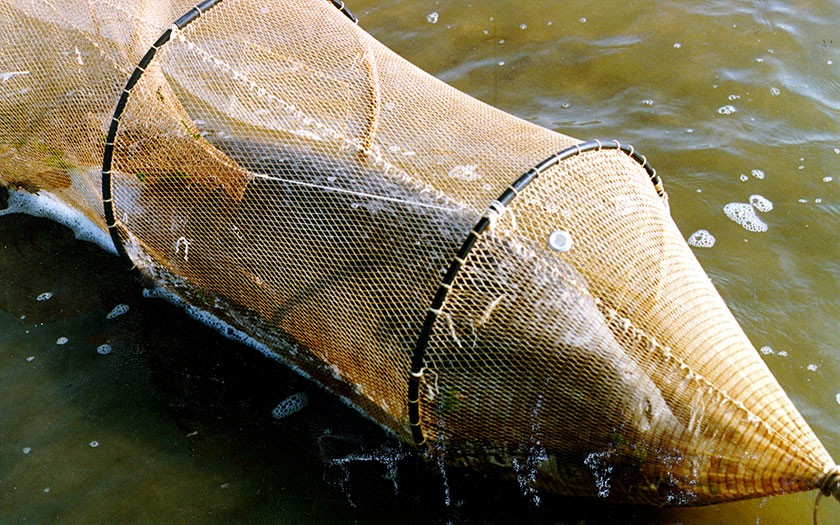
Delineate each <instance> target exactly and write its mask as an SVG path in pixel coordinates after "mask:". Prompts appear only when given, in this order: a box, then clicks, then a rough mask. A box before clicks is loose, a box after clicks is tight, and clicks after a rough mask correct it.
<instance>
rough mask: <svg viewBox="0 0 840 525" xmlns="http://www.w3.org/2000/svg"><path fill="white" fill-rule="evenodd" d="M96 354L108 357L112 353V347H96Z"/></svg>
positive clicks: (107, 345)
mask: <svg viewBox="0 0 840 525" xmlns="http://www.w3.org/2000/svg"><path fill="white" fill-rule="evenodd" d="M96 353H97V354H99V355H108V354H110V353H111V345H109V344H104V345H99V346H97V347H96Z"/></svg>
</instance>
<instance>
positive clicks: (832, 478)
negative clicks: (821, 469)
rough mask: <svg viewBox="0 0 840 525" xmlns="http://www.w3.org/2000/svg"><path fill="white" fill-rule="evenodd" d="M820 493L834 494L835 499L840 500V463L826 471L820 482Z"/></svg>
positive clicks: (825, 494)
mask: <svg viewBox="0 0 840 525" xmlns="http://www.w3.org/2000/svg"><path fill="white" fill-rule="evenodd" d="M820 493H822V495H823V496H834V499H836V500H837V501H840V465H834V466H833V467H831V468H830V469H828V470H827V471H826V474H825V477H824V478H823V481H822V483H821V484H820Z"/></svg>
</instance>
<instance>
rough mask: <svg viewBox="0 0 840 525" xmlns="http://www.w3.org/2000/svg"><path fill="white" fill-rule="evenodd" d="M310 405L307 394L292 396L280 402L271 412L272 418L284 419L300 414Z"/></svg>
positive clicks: (300, 393)
mask: <svg viewBox="0 0 840 525" xmlns="http://www.w3.org/2000/svg"><path fill="white" fill-rule="evenodd" d="M307 404H309V397H308V396H307V395H306V393H305V392H298V393H297V394H292V395H290V396H289V397H287V398H286V399H284V400H283V401H280V402H279V403H278V404H277V406H276V407H274V410H272V411H271V416H272V417H273V418H274V419H283V418H284V417H287V416H290V415H292V414H294V413H296V412H300V411H301V409H303V407H305V406H306V405H307Z"/></svg>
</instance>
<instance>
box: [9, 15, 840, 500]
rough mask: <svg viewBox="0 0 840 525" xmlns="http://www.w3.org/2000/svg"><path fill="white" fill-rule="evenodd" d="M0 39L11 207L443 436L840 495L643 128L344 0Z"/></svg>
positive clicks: (427, 446)
mask: <svg viewBox="0 0 840 525" xmlns="http://www.w3.org/2000/svg"><path fill="white" fill-rule="evenodd" d="M0 43H2V49H3V52H2V53H0V183H2V185H4V186H6V187H8V188H11V189H13V190H16V191H15V192H13V198H14V196H15V195H20V194H38V195H39V196H40V197H41V198H44V199H46V200H48V201H50V202H53V203H60V204H61V205H64V206H66V207H68V208H70V209H73V210H76V212H78V213H80V214H82V215H84V217H86V219H87V220H88V221H90V222H91V223H93V224H94V225H96V227H97V228H98V229H99V230H101V231H102V232H105V231H106V230H107V231H110V233H111V236H112V238H113V242H114V244H115V246H116V248H117V250H118V252H119V253H120V254H121V255H122V256H123V257H124V258H125V259H126V260H127V261H128V262H129V263H130V265H131V266H132V267H133V268H135V270H136V271H137V272H139V273H140V274H142V275H143V276H144V277H145V278H146V279H148V280H149V281H152V282H154V283H155V285H156V286H157V287H158V288H159V291H160V292H161V293H164V294H170V296H172V297H175V298H177V299H178V300H180V301H182V302H184V303H186V304H188V305H189V306H190V307H192V308H194V309H198V310H201V311H204V312H205V313H207V314H209V315H211V316H213V317H215V318H216V319H218V320H219V321H220V322H222V323H224V324H223V325H222V324H220V326H225V327H226V328H225V330H226V331H227V332H228V334H229V335H231V334H244V335H247V336H248V337H249V338H250V341H251V343H252V344H253V345H254V346H257V347H259V348H261V349H263V351H264V352H266V353H268V354H271V355H273V356H274V357H276V358H279V359H281V360H283V361H284V362H286V363H288V364H289V365H290V366H291V367H293V368H295V369H297V370H298V371H300V372H301V373H302V374H304V375H305V376H307V377H310V378H312V379H313V380H314V381H316V382H318V383H319V384H321V385H323V386H324V387H325V388H327V389H328V390H330V391H332V392H334V393H335V394H337V395H338V396H340V397H342V398H343V399H345V400H346V401H347V402H348V403H349V404H351V405H352V406H353V407H355V408H357V409H358V410H359V411H361V412H362V413H364V414H366V415H367V416H368V417H370V418H371V419H373V420H375V421H377V422H378V423H379V424H381V425H382V426H383V427H385V428H386V429H389V430H390V431H391V432H393V433H394V434H396V435H397V436H399V437H401V438H402V439H404V440H405V441H407V442H409V443H416V444H417V445H418V448H419V450H421V451H422V452H423V453H424V454H428V455H429V456H431V457H432V458H437V459H438V460H440V461H441V462H443V463H446V464H449V465H458V466H466V467H469V468H472V469H476V470H479V471H485V472H487V473H488V474H490V475H495V476H499V477H506V478H511V479H519V480H524V482H525V483H526V484H529V485H532V486H534V487H537V488H541V489H545V490H549V491H554V492H557V493H561V494H568V495H581V496H593V497H594V496H603V497H608V498H609V499H610V500H613V501H622V502H639V503H649V504H685V505H692V504H708V503H715V502H722V501H728V500H735V499H740V498H750V497H758V496H763V495H768V494H778V493H785V492H795V491H803V490H811V489H821V490H822V492H823V493H825V494H831V493H832V492H833V493H834V494H835V495H837V494H838V493H840V489H838V487H840V470H838V467H837V466H836V464H835V463H834V461H833V460H832V458H831V457H829V454H828V453H827V452H826V450H825V448H824V447H823V445H822V444H821V443H820V441H819V439H818V438H817V437H816V436H815V435H814V433H813V432H812V430H811V429H810V428H809V426H808V425H807V423H806V422H805V421H804V419H803V418H802V416H801V415H800V414H799V413H798V412H797V410H796V408H795V407H794V406H793V404H792V403H791V401H790V400H789V399H788V397H787V396H786V394H785V393H784V392H783V391H782V389H781V387H780V386H779V384H778V383H777V382H776V380H775V379H774V377H773V376H772V375H771V373H770V371H769V370H768V368H767V367H766V366H765V364H764V362H763V361H762V359H761V358H760V357H759V355H758V353H757V352H756V350H755V349H754V348H753V346H752V344H751V343H750V342H749V341H748V339H747V337H746V336H745V334H744V333H743V331H742V330H741V328H740V327H739V325H738V324H737V322H736V321H735V319H734V318H733V316H732V315H731V314H730V312H729V310H728V309H727V307H726V306H725V305H724V303H723V301H722V300H721V298H720V296H719V295H718V293H717V292H716V291H715V289H714V288H713V287H712V285H711V284H710V282H709V279H708V277H707V276H706V274H705V273H704V272H703V270H702V269H701V267H700V266H699V264H698V263H697V261H696V260H695V258H694V256H693V255H692V253H691V251H690V250H689V248H688V246H687V245H686V243H685V241H684V240H683V237H682V236H681V234H680V233H679V231H678V230H677V228H676V226H675V225H674V223H673V222H672V219H671V217H670V214H669V210H668V203H667V197H666V194H665V192H664V189H663V187H662V184H661V182H660V180H659V178H658V176H657V175H656V173H655V171H654V170H653V169H652V168H651V167H650V165H649V164H648V163H647V161H646V160H645V158H644V157H643V156H641V155H639V154H638V153H636V152H635V151H634V150H633V149H632V148H630V147H628V146H624V145H622V144H619V143H616V142H611V141H609V142H608V141H604V142H582V141H579V140H577V139H575V138H572V137H568V136H565V135H562V134H558V133H555V132H552V131H549V130H547V129H544V128H541V127H539V126H536V125H533V124H530V123H528V122H525V121H523V120H520V119H518V118H516V117H513V116H511V115H509V114H507V113H504V112H502V111H499V110H497V109H494V108H492V107H490V106H487V105H486V104H484V103H481V102H479V101H477V100H475V99H473V98H471V97H469V96H467V95H465V94H463V93H461V92H459V91H457V90H455V89H453V88H451V87H449V86H447V85H446V84H444V83H442V82H440V81H438V80H436V79H435V78H433V77H431V76H429V75H428V74H426V73H424V72H422V71H420V70H419V69H417V68H416V67H414V66H412V65H411V64H409V63H408V62H406V61H405V60H403V59H402V58H400V57H398V56H397V55H395V54H394V53H393V52H391V51H390V50H388V49H387V48H385V47H384V46H383V45H381V44H380V43H378V42H377V41H376V40H374V39H373V38H372V37H370V36H369V35H368V34H366V33H365V32H364V31H363V30H362V29H360V28H359V27H358V25H357V24H356V23H355V19H354V18H353V16H352V14H350V12H349V11H347V9H345V8H344V7H343V5H341V4H340V3H339V5H336V3H334V2H330V1H328V0H298V1H295V2H273V1H271V0H259V1H252V0H215V1H214V0H207V1H205V2H203V3H201V4H199V5H197V6H196V5H195V4H194V2H191V1H190V0H186V1H182V0H172V1H164V0H149V1H137V2H116V1H106V0H102V1H96V0H84V1H82V0H63V1H47V0H43V1H36V0H32V1H26V0H14V1H12V2H8V1H0ZM195 352H196V359H201V349H199V348H197V349H195Z"/></svg>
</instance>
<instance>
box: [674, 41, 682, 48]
mask: <svg viewBox="0 0 840 525" xmlns="http://www.w3.org/2000/svg"><path fill="white" fill-rule="evenodd" d="M681 47H682V44H680V43H679V42H674V49H679V48H681Z"/></svg>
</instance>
